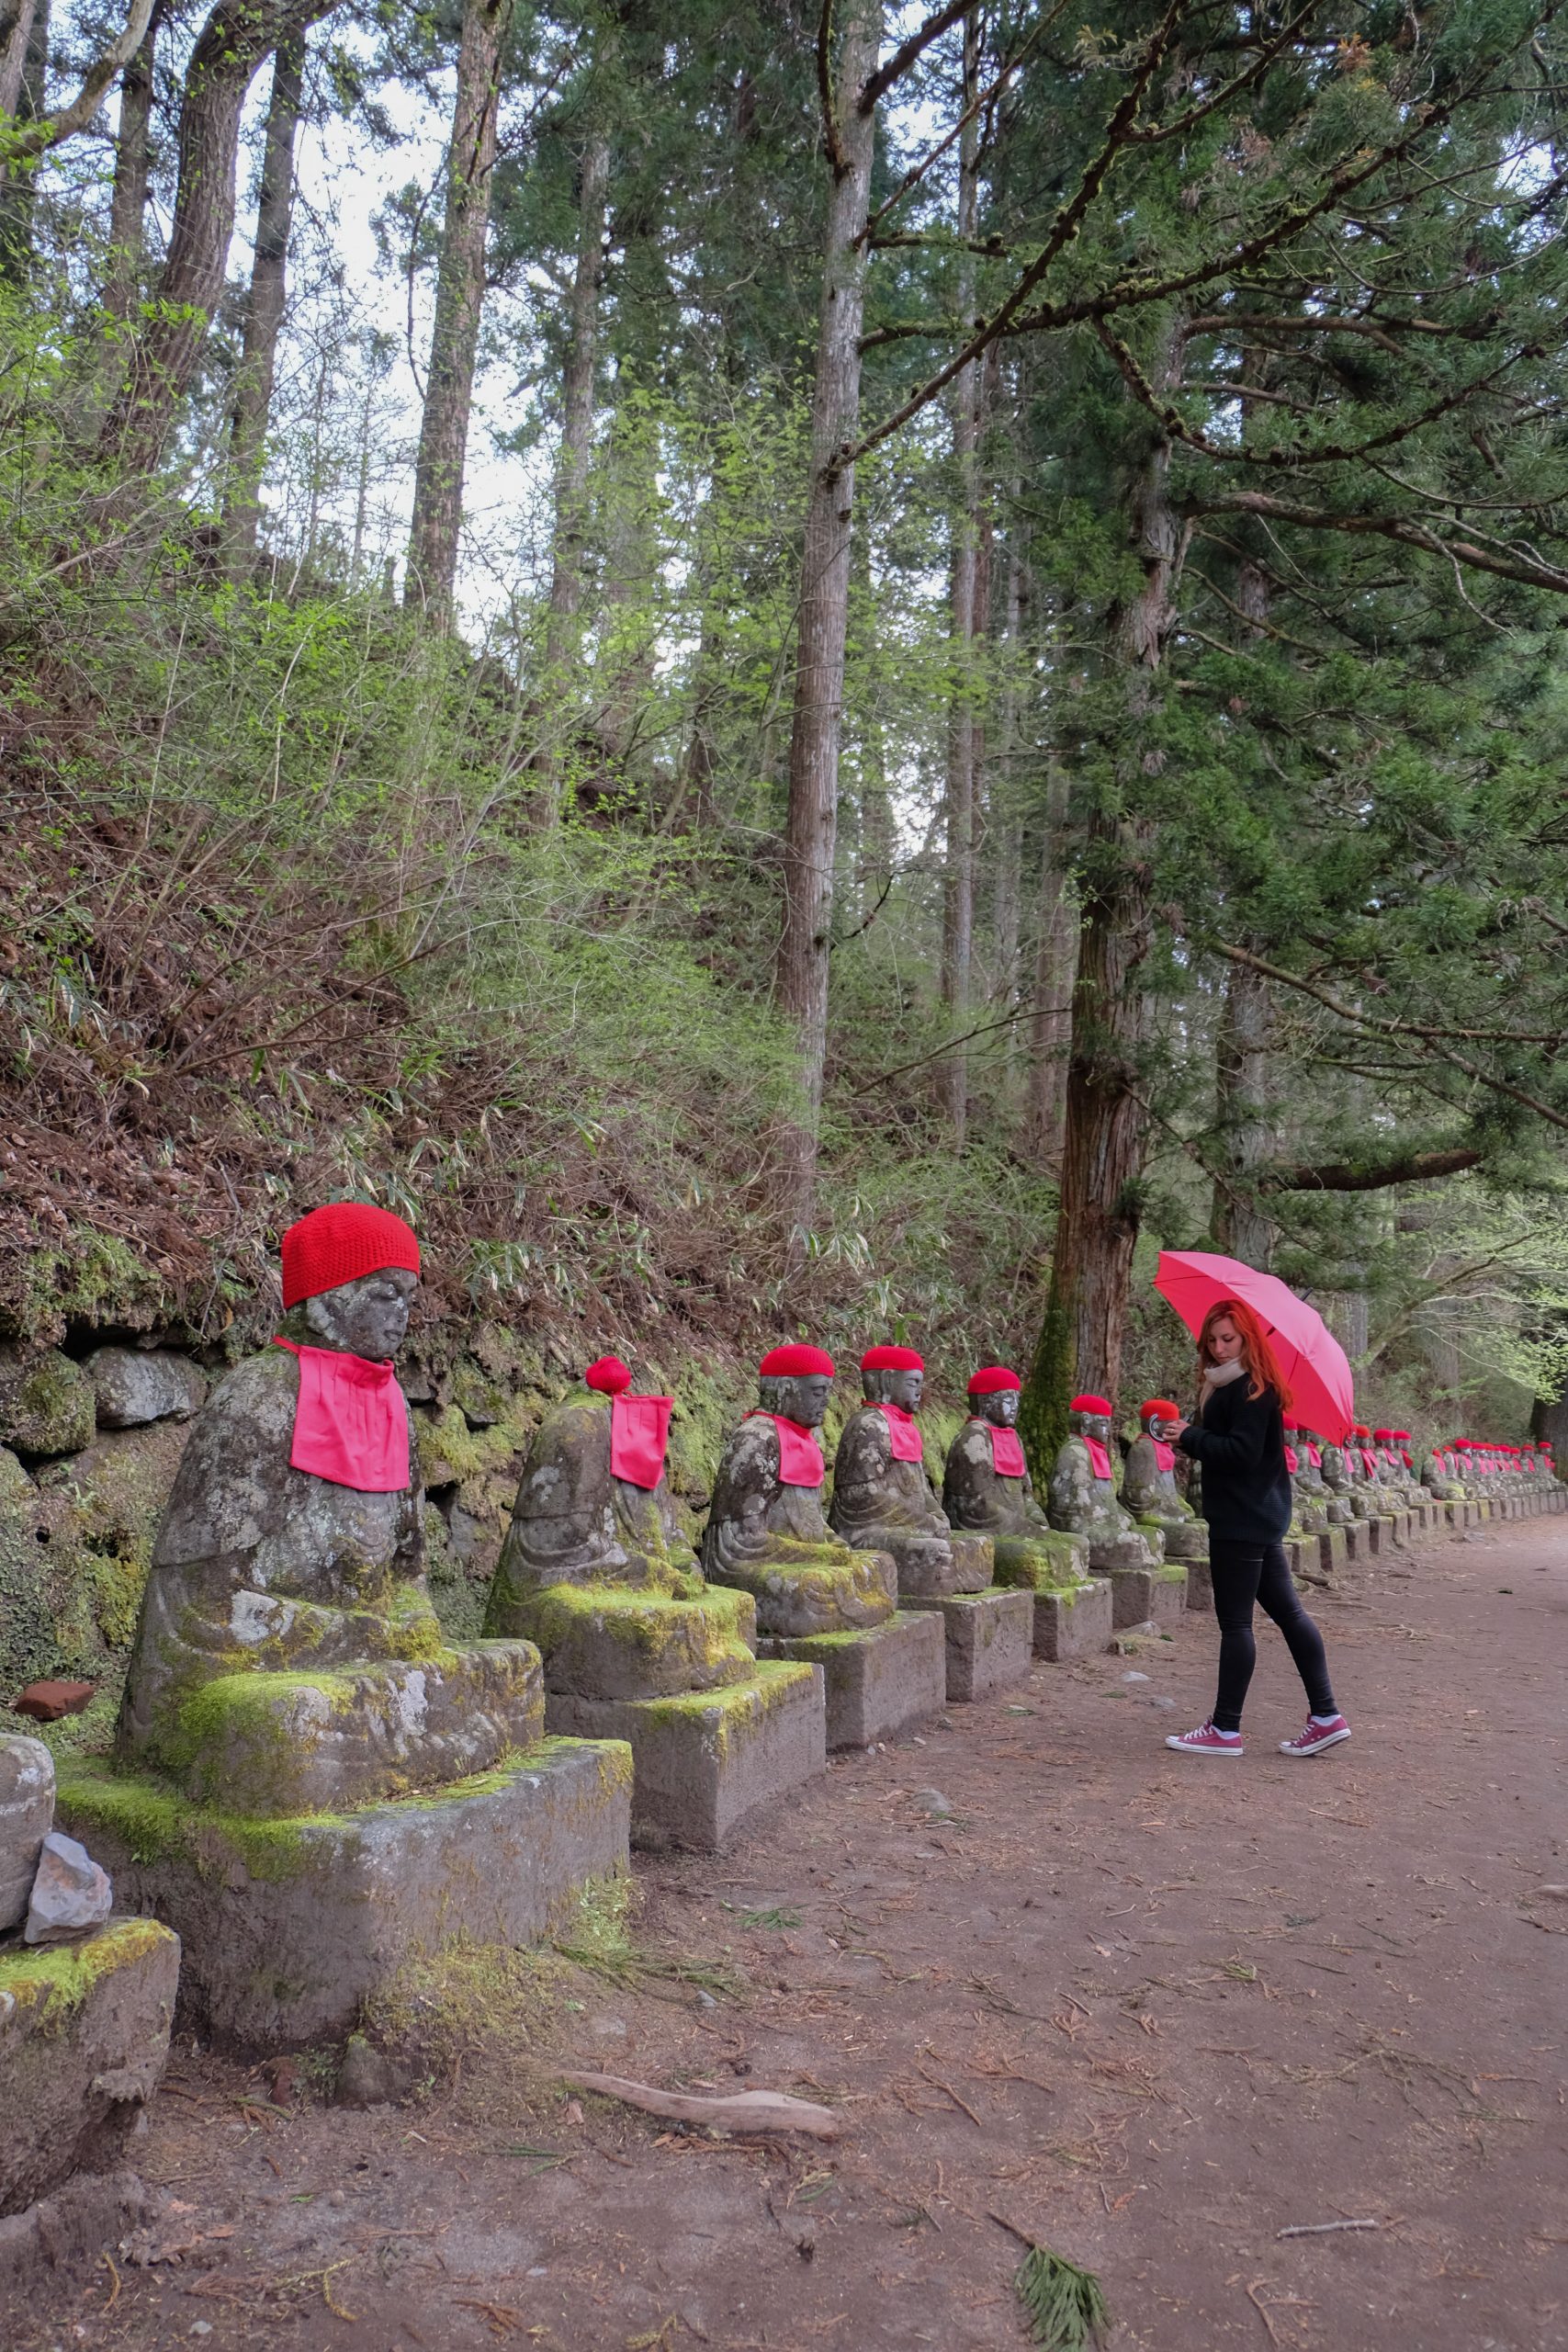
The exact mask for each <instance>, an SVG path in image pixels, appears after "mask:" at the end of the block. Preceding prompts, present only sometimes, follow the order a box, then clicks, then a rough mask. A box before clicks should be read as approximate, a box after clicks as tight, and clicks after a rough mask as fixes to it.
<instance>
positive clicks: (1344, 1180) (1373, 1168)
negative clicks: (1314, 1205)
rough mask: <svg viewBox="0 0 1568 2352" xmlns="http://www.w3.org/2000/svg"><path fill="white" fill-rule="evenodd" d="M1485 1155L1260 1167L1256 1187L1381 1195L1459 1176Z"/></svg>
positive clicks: (1458, 1152) (1461, 1152)
mask: <svg viewBox="0 0 1568 2352" xmlns="http://www.w3.org/2000/svg"><path fill="white" fill-rule="evenodd" d="M1484 1158H1485V1154H1484V1153H1483V1152H1481V1151H1476V1150H1474V1149H1472V1148H1468V1147H1467V1148H1456V1149H1454V1150H1452V1151H1408V1152H1405V1153H1404V1154H1402V1155H1401V1157H1399V1158H1398V1159H1379V1160H1371V1161H1367V1162H1365V1163H1363V1162H1362V1161H1360V1160H1341V1161H1335V1162H1331V1163H1330V1164H1329V1165H1328V1166H1326V1167H1321V1168H1314V1167H1311V1166H1303V1167H1292V1168H1261V1169H1259V1170H1258V1177H1257V1182H1258V1189H1259V1191H1260V1192H1265V1193H1381V1192H1382V1191H1383V1190H1384V1189H1385V1188H1386V1187H1387V1186H1388V1185H1390V1184H1422V1183H1429V1182H1431V1181H1432V1179H1433V1178H1434V1177H1438V1176H1459V1175H1461V1174H1462V1173H1463V1171H1464V1170H1466V1169H1467V1168H1479V1167H1480V1165H1481V1162H1482V1160H1483V1159H1484Z"/></svg>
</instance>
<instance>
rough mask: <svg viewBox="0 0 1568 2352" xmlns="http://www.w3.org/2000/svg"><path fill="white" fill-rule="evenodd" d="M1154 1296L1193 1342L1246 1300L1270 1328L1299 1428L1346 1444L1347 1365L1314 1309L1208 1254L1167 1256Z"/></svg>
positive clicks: (1352, 1410) (1350, 1416)
mask: <svg viewBox="0 0 1568 2352" xmlns="http://www.w3.org/2000/svg"><path fill="white" fill-rule="evenodd" d="M1155 1288H1156V1290H1157V1291H1158V1293H1159V1295H1160V1296H1161V1297H1162V1298H1165V1299H1168V1301H1169V1302H1170V1304H1171V1306H1174V1307H1175V1309H1176V1311H1177V1313H1178V1315H1179V1316H1180V1317H1181V1319H1182V1321H1183V1322H1184V1323H1185V1324H1186V1326H1187V1328H1188V1329H1189V1330H1190V1332H1191V1334H1192V1336H1193V1338H1194V1339H1196V1338H1197V1336H1198V1333H1199V1332H1200V1331H1201V1329H1202V1328H1203V1317H1204V1316H1205V1315H1207V1313H1208V1311H1209V1309H1210V1307H1211V1306H1218V1305H1219V1303H1220V1301H1221V1300H1222V1299H1224V1298H1239V1299H1240V1300H1242V1301H1243V1303H1244V1304H1245V1305H1246V1306H1250V1307H1251V1308H1252V1309H1253V1311H1254V1312H1255V1314H1256V1315H1257V1316H1258V1319H1259V1320H1260V1321H1261V1322H1262V1323H1263V1324H1265V1325H1266V1326H1267V1328H1268V1332H1269V1339H1270V1340H1272V1342H1273V1346H1274V1353H1275V1355H1276V1356H1277V1357H1278V1359H1279V1363H1280V1373H1281V1374H1283V1376H1284V1378H1285V1380H1286V1381H1287V1382H1288V1384H1289V1385H1290V1389H1291V1394H1292V1401H1293V1404H1294V1408H1295V1412H1296V1417H1297V1419H1299V1420H1300V1421H1301V1423H1302V1426H1303V1428H1304V1429H1309V1430H1317V1431H1318V1433H1319V1435H1320V1436H1323V1437H1326V1438H1330V1439H1332V1440H1333V1442H1334V1443H1335V1444H1336V1445H1339V1444H1342V1443H1343V1442H1344V1441H1345V1439H1346V1438H1347V1437H1348V1435H1349V1434H1350V1430H1351V1429H1352V1427H1353V1425H1354V1423H1355V1419H1356V1384H1355V1382H1354V1380H1353V1379H1352V1377H1351V1374H1350V1364H1349V1360H1348V1357H1347V1355H1346V1353H1345V1351H1344V1349H1343V1348H1342V1347H1341V1346H1340V1344H1339V1342H1338V1340H1337V1339H1336V1338H1335V1336H1334V1334H1333V1332H1332V1331H1331V1330H1330V1329H1329V1328H1328V1326H1327V1324H1326V1323H1325V1321H1324V1319H1323V1317H1322V1316H1321V1315H1320V1314H1319V1313H1318V1311H1317V1309H1316V1307H1315V1306H1308V1305H1307V1303H1306V1301H1305V1299H1304V1298H1298V1297H1297V1296H1296V1294H1295V1292H1294V1291H1293V1290H1288V1289H1287V1288H1286V1286H1285V1284H1284V1283H1282V1282H1280V1279H1279V1277H1278V1275H1276V1274H1260V1273H1258V1272H1257V1271H1256V1269H1255V1268H1253V1267H1251V1266H1244V1265H1243V1264H1242V1262H1241V1261H1240V1259H1239V1258H1217V1257H1215V1256H1213V1254H1212V1253H1211V1252H1210V1251H1209V1250H1161V1251H1160V1258H1159V1269H1158V1271H1157V1272H1156V1275H1155Z"/></svg>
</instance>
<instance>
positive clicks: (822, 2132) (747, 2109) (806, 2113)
mask: <svg viewBox="0 0 1568 2352" xmlns="http://www.w3.org/2000/svg"><path fill="white" fill-rule="evenodd" d="M562 2080H563V2081H564V2082H568V2083H570V2085H571V2086H572V2087H573V2088H574V2089H575V2090H583V2091H598V2092H600V2093H601V2094H602V2096H603V2097H604V2098H618V2099H620V2100H622V2101H623V2102H624V2103H625V2104H626V2106H627V2107H640V2108H641V2109H643V2110H644V2111H645V2113H647V2114H649V2115H663V2116H667V2117H668V2118H669V2119H670V2120H671V2122H674V2123H702V2124H706V2125H707V2126H708V2127H709V2129H710V2130H712V2131H808V2132H809V2133H810V2134H811V2136H812V2138H813V2139H816V2140H837V2139H839V2138H840V2136H841V2134H842V2132H843V2129H844V2124H843V2118H842V2117H841V2116H838V2115H835V2114H834V2112H833V2110H832V2109H831V2108H830V2107H814V2106H813V2105H812V2103H811V2101H810V2100H809V2099H806V2098H791V2097H790V2095H789V2093H788V2092H787V2091H736V2092H733V2093H732V2094H730V2095H729V2096H728V2097H726V2098H692V2097H691V2096H690V2094H689V2093H687V2092H685V2091H658V2090H655V2089H653V2088H652V2086H650V2085H649V2084H648V2083H628V2082H626V2080H625V2079H624V2077H623V2076H621V2075H563V2076H562Z"/></svg>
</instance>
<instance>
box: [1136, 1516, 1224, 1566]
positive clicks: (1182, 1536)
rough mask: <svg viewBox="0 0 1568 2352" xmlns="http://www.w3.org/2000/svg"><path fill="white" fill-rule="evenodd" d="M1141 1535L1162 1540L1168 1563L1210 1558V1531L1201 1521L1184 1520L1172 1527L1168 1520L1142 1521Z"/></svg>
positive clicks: (1139, 1530)
mask: <svg viewBox="0 0 1568 2352" xmlns="http://www.w3.org/2000/svg"><path fill="white" fill-rule="evenodd" d="M1138 1532H1139V1534H1140V1535H1147V1536H1149V1537H1150V1538H1151V1539H1152V1538H1154V1537H1156V1536H1157V1537H1158V1538H1159V1539H1160V1543H1161V1546H1162V1550H1163V1553H1164V1556H1165V1558H1166V1559H1167V1560H1168V1561H1170V1562H1175V1561H1177V1560H1184V1561H1185V1560H1206V1559H1207V1558H1208V1556H1209V1531H1208V1528H1207V1527H1206V1525H1205V1524H1204V1522H1203V1521H1202V1520H1201V1519H1184V1520H1182V1521H1179V1523H1178V1524H1177V1525H1175V1526H1172V1525H1171V1524H1170V1522H1169V1521H1168V1520H1163V1519H1141V1520H1139V1521H1138Z"/></svg>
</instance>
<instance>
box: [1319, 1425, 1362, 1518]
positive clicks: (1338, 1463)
mask: <svg viewBox="0 0 1568 2352" xmlns="http://www.w3.org/2000/svg"><path fill="white" fill-rule="evenodd" d="M1352 1442H1353V1441H1352V1440H1351V1439H1350V1438H1347V1439H1346V1441H1345V1443H1344V1444H1343V1445H1335V1444H1333V1443H1331V1442H1330V1441H1329V1440H1328V1439H1326V1438H1325V1440H1324V1443H1323V1483H1324V1485H1325V1487H1327V1489H1328V1498H1329V1501H1328V1515H1329V1522H1330V1524H1331V1525H1333V1526H1337V1527H1346V1526H1349V1525H1351V1524H1352V1523H1353V1522H1354V1521H1356V1520H1358V1519H1365V1517H1366V1515H1367V1513H1366V1507H1365V1505H1364V1504H1363V1505H1362V1507H1361V1508H1360V1509H1359V1510H1358V1509H1357V1490H1356V1483H1355V1480H1354V1479H1353V1478H1352V1476H1351V1475H1350V1447H1351V1443H1352Z"/></svg>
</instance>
